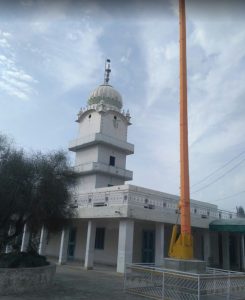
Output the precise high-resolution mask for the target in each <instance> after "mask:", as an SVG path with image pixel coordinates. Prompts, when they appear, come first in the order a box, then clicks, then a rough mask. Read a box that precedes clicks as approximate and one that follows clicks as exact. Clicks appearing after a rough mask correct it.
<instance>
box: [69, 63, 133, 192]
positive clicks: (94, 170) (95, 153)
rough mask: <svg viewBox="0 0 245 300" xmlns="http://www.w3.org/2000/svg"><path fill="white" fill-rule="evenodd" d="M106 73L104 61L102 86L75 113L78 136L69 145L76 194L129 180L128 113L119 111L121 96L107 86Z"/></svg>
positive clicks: (130, 174)
mask: <svg viewBox="0 0 245 300" xmlns="http://www.w3.org/2000/svg"><path fill="white" fill-rule="evenodd" d="M110 73H111V68H110V60H109V59H107V60H106V62H105V76H104V83H103V84H102V85H100V86H99V87H97V88H96V89H95V90H94V91H93V92H92V93H91V94H90V96H89V98H88V101H87V107H86V108H82V109H81V110H80V111H79V113H78V118H77V120H76V121H77V122H78V124H79V136H78V138H77V139H76V140H73V141H72V142H71V143H70V145H69V150H70V151H74V152H75V153H76V160H75V169H76V171H77V172H78V173H79V184H78V189H79V192H89V191H92V190H93V189H95V188H100V187H108V186H113V185H122V184H124V182H125V181H127V180H132V177H133V172H131V171H129V170H126V157H127V155H129V154H133V153H134V145H132V144H130V143H128V142H127V129H128V126H129V125H131V123H130V114H129V111H127V112H126V113H125V112H124V111H122V106H123V103H122V97H121V95H120V94H119V93H118V92H117V91H116V90H115V89H114V88H113V87H112V86H111V85H109V80H110Z"/></svg>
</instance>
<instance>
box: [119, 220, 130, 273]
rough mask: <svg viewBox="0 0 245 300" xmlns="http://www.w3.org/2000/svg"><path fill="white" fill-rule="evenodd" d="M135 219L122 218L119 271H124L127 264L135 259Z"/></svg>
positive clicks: (120, 224) (120, 225)
mask: <svg viewBox="0 0 245 300" xmlns="http://www.w3.org/2000/svg"><path fill="white" fill-rule="evenodd" d="M133 240H134V221H133V220H121V221H120V223H119V237H118V254H117V272H119V273H124V272H125V265H126V264H127V263H132V260H133Z"/></svg>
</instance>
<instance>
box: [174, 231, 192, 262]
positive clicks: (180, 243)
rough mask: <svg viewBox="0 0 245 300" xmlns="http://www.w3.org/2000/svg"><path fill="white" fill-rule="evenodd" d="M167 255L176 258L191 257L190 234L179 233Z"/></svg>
mask: <svg viewBox="0 0 245 300" xmlns="http://www.w3.org/2000/svg"><path fill="white" fill-rule="evenodd" d="M168 255H169V256H170V257H172V258H178V259H193V239H192V235H191V234H188V233H184V234H183V233H181V234H180V235H179V238H178V239H177V241H176V242H175V243H174V244H173V245H172V247H171V248H170V250H169V253H168Z"/></svg>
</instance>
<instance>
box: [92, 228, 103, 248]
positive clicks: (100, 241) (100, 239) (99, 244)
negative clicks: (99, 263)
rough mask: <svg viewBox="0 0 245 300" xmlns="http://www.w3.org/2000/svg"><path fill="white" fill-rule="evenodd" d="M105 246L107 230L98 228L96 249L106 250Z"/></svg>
mask: <svg viewBox="0 0 245 300" xmlns="http://www.w3.org/2000/svg"><path fill="white" fill-rule="evenodd" d="M104 244H105V228H96V234H95V245H94V248H95V249H100V250H103V249H104Z"/></svg>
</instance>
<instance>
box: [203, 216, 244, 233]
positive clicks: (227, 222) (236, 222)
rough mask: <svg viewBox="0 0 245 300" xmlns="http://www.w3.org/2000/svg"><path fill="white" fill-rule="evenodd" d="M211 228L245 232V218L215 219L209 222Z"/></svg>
mask: <svg viewBox="0 0 245 300" xmlns="http://www.w3.org/2000/svg"><path fill="white" fill-rule="evenodd" d="M209 230H210V231H219V232H224V231H225V232H240V233H245V218H236V219H219V220H215V221H213V222H211V223H210V224H209Z"/></svg>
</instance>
